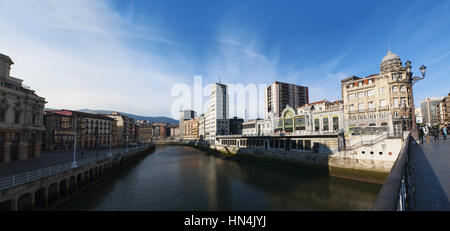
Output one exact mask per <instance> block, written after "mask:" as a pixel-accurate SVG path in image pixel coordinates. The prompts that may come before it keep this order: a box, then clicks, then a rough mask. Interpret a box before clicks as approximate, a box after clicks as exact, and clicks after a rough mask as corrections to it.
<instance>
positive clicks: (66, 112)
mask: <svg viewBox="0 0 450 231" xmlns="http://www.w3.org/2000/svg"><path fill="white" fill-rule="evenodd" d="M47 112H49V113H53V114H60V115H65V116H78V117H87V118H95V119H103V120H111V121H114V119H113V118H110V117H108V116H105V115H101V114H93V113H87V112H79V111H72V110H66V109H61V110H50V111H47Z"/></svg>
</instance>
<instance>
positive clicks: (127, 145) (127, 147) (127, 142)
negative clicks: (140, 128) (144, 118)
mask: <svg viewBox="0 0 450 231" xmlns="http://www.w3.org/2000/svg"><path fill="white" fill-rule="evenodd" d="M126 152H128V135H127V149H126Z"/></svg>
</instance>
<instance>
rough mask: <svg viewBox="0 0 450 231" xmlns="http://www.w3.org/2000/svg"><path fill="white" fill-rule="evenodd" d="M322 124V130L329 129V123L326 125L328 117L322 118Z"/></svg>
mask: <svg viewBox="0 0 450 231" xmlns="http://www.w3.org/2000/svg"><path fill="white" fill-rule="evenodd" d="M322 124H323V130H324V131H328V130H329V129H330V128H329V125H328V117H326V118H323V119H322Z"/></svg>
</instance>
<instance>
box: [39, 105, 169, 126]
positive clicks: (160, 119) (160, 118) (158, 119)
mask: <svg viewBox="0 0 450 231" xmlns="http://www.w3.org/2000/svg"><path fill="white" fill-rule="evenodd" d="M44 110H46V111H50V110H58V109H53V108H45V109H44ZM75 111H80V112H86V113H93V114H111V113H113V112H118V111H109V110H91V109H79V110H75ZM118 113H120V114H122V115H125V116H128V117H130V118H133V119H134V120H148V121H150V123H154V122H165V123H169V124H178V120H174V119H172V118H169V117H165V116H158V117H151V116H139V115H133V114H129V113H125V112H118Z"/></svg>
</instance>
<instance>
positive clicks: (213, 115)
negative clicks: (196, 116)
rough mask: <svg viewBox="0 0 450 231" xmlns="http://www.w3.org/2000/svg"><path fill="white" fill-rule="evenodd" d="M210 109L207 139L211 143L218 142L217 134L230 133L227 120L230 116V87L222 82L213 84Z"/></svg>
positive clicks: (207, 122) (206, 127) (206, 126)
mask: <svg viewBox="0 0 450 231" xmlns="http://www.w3.org/2000/svg"><path fill="white" fill-rule="evenodd" d="M209 105H210V106H209V109H208V112H207V117H206V125H205V129H206V130H207V131H206V133H207V134H208V135H207V136H206V139H207V140H209V142H210V143H211V144H214V143H216V135H222V134H223V135H226V134H228V131H227V130H228V129H229V124H228V121H227V120H226V119H227V118H228V116H229V96H228V87H227V85H225V84H222V83H215V84H213V85H212V86H211V94H210V101H209Z"/></svg>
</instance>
